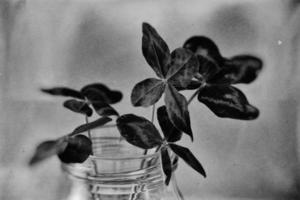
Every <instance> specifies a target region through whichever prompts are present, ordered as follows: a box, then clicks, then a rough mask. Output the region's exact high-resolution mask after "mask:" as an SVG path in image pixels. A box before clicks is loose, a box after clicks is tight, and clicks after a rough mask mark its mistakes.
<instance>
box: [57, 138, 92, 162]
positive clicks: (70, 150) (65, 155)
mask: <svg viewBox="0 0 300 200" xmlns="http://www.w3.org/2000/svg"><path fill="white" fill-rule="evenodd" d="M91 154H92V142H91V140H90V139H89V138H88V137H86V136H84V135H76V136H75V137H70V138H68V145H67V147H66V148H65V149H64V151H63V152H60V153H58V157H59V159H60V160H61V161H62V162H64V163H82V162H84V161H85V160H86V159H87V158H88V157H89V155H91Z"/></svg>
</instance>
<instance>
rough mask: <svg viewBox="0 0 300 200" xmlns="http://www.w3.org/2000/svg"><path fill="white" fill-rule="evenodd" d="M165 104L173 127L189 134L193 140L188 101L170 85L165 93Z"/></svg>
mask: <svg viewBox="0 0 300 200" xmlns="http://www.w3.org/2000/svg"><path fill="white" fill-rule="evenodd" d="M165 104H166V108H167V112H168V116H169V119H170V120H171V122H172V123H173V125H174V126H175V127H176V128H178V129H179V130H181V131H183V132H185V133H186V134H188V135H189V136H190V137H191V139H192V140H193V133H192V129H191V122H190V114H189V111H188V104H187V101H186V99H185V97H184V96H183V95H182V94H180V93H179V92H178V91H177V90H176V89H175V88H174V87H173V86H172V85H169V84H168V85H167V87H166V91H165Z"/></svg>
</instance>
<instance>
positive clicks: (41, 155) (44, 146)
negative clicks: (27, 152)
mask: <svg viewBox="0 0 300 200" xmlns="http://www.w3.org/2000/svg"><path fill="white" fill-rule="evenodd" d="M66 147H67V141H66V140H65V139H64V138H60V139H57V140H49V141H45V142H42V143H41V144H39V145H38V146H37V148H36V150H35V153H34V155H33V157H32V158H31V160H30V162H29V165H30V166H33V165H35V164H37V163H39V162H41V161H43V160H45V159H46V158H49V157H51V156H54V155H56V154H58V153H60V152H62V151H64V149H65V148H66Z"/></svg>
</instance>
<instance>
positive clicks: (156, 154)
mask: <svg viewBox="0 0 300 200" xmlns="http://www.w3.org/2000/svg"><path fill="white" fill-rule="evenodd" d="M159 156H160V152H159V151H156V152H154V153H151V154H146V155H139V154H132V155H129V156H122V157H121V156H114V157H110V156H101V155H97V156H95V155H90V156H89V158H90V159H91V160H143V159H147V158H154V157H159Z"/></svg>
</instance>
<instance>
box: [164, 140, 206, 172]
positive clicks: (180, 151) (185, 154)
mask: <svg viewBox="0 0 300 200" xmlns="http://www.w3.org/2000/svg"><path fill="white" fill-rule="evenodd" d="M169 146H170V148H171V149H172V151H173V152H174V153H175V154H176V155H178V156H179V157H180V158H182V159H183V160H184V161H185V162H186V163H187V164H188V165H189V166H191V167H192V168H193V169H194V170H196V171H197V172H199V173H200V174H201V175H202V176H204V177H206V173H205V170H204V168H203V167H202V165H201V163H200V162H199V161H198V160H197V158H196V157H195V156H194V155H193V154H192V152H191V151H190V150H189V149H188V148H185V147H182V146H179V145H176V144H169Z"/></svg>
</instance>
